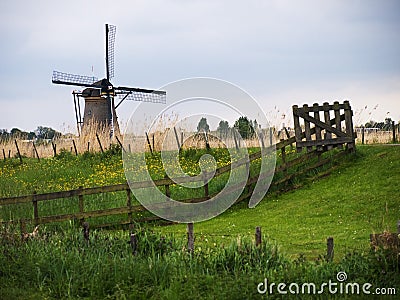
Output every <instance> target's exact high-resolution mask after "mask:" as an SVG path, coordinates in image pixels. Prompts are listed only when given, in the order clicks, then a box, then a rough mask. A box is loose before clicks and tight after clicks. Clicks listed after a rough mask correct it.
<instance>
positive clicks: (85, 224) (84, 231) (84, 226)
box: [83, 222, 89, 243]
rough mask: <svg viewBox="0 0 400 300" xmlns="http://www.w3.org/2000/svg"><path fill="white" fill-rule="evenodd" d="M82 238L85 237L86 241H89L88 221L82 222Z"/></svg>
mask: <svg viewBox="0 0 400 300" xmlns="http://www.w3.org/2000/svg"><path fill="white" fill-rule="evenodd" d="M83 238H84V239H85V241H86V243H89V223H88V222H84V223H83Z"/></svg>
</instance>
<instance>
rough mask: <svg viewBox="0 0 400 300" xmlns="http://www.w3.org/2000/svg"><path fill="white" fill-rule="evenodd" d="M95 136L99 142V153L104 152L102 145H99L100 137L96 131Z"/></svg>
mask: <svg viewBox="0 0 400 300" xmlns="http://www.w3.org/2000/svg"><path fill="white" fill-rule="evenodd" d="M96 138H97V142H98V143H99V146H100V151H101V153H104V150H103V146H102V145H101V142H100V138H99V135H98V134H97V133H96Z"/></svg>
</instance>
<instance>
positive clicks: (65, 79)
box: [51, 71, 98, 87]
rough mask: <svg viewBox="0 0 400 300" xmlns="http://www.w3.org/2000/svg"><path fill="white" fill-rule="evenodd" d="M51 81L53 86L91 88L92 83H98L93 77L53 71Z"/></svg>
mask: <svg viewBox="0 0 400 300" xmlns="http://www.w3.org/2000/svg"><path fill="white" fill-rule="evenodd" d="M51 81H52V82H53V83H55V84H66V85H74V86H84V87H93V86H94V83H95V82H96V81H98V79H97V78H96V77H93V76H82V75H74V74H68V73H63V72H58V71H53V77H52V79H51Z"/></svg>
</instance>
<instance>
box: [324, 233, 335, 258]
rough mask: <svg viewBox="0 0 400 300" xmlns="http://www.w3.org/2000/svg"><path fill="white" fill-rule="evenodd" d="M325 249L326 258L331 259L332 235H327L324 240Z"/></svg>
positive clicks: (332, 253) (332, 250) (332, 251)
mask: <svg viewBox="0 0 400 300" xmlns="http://www.w3.org/2000/svg"><path fill="white" fill-rule="evenodd" d="M326 246H327V251H326V260H327V261H332V260H333V255H334V249H333V248H334V245H333V237H328V239H327V241H326Z"/></svg>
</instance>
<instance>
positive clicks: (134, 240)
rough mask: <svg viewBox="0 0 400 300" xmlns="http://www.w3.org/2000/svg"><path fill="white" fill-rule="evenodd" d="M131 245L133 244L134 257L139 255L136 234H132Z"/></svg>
mask: <svg viewBox="0 0 400 300" xmlns="http://www.w3.org/2000/svg"><path fill="white" fill-rule="evenodd" d="M129 243H130V244H131V248H132V255H136V254H137V236H136V234H135V233H131V236H130V241H129Z"/></svg>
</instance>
